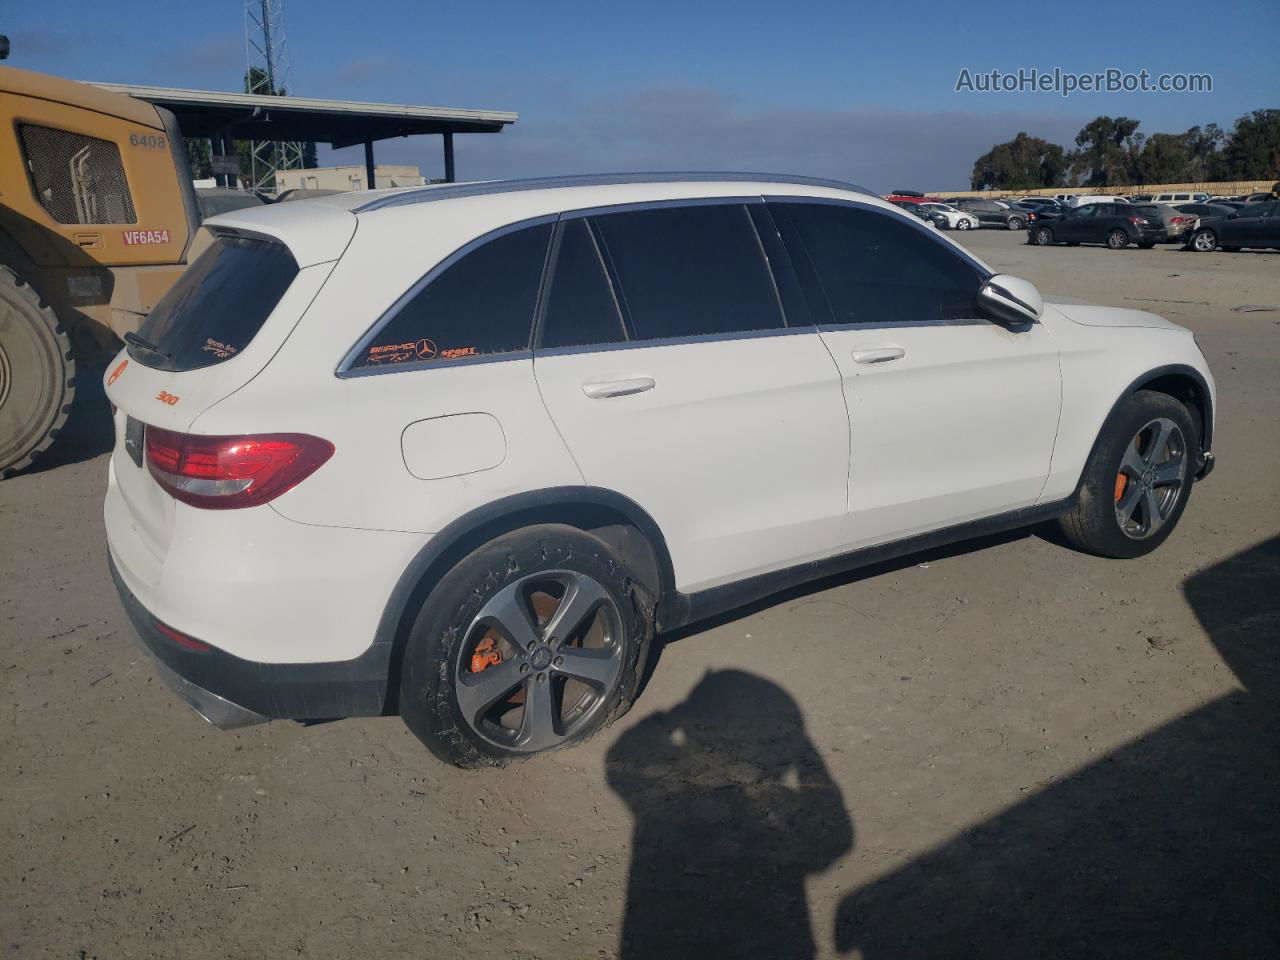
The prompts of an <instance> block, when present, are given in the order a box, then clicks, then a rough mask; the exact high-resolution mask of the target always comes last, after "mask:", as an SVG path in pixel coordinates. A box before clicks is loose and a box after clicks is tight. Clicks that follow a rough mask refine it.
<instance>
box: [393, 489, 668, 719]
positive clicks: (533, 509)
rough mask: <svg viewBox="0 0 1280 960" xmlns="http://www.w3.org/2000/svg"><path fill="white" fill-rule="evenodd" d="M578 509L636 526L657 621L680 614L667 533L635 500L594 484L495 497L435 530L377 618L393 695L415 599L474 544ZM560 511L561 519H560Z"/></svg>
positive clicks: (564, 517) (422, 597)
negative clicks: (646, 554)
mask: <svg viewBox="0 0 1280 960" xmlns="http://www.w3.org/2000/svg"><path fill="white" fill-rule="evenodd" d="M575 510H579V511H581V510H598V511H605V512H607V513H610V514H616V515H618V516H621V517H623V518H625V520H626V521H627V522H628V523H629V524H630V525H631V526H633V527H634V528H635V529H637V530H638V531H639V532H640V534H641V536H642V537H644V539H645V541H647V544H648V546H649V548H650V550H651V551H652V553H653V556H654V560H655V564H656V568H657V577H658V583H656V584H653V587H654V589H655V590H656V591H657V596H656V597H655V598H654V600H655V603H656V610H655V615H656V618H657V621H658V624H659V625H661V624H662V623H663V622H664V621H670V620H671V619H673V618H675V617H678V615H679V613H680V612H681V611H676V610H668V609H667V606H668V605H669V604H672V603H675V604H679V602H680V601H681V599H683V595H682V594H680V593H679V592H678V591H677V590H676V589H675V572H674V568H673V566H672V563H671V553H670V550H669V549H668V547H667V541H666V537H664V536H663V534H662V530H661V529H660V528H659V526H658V524H657V522H656V521H655V520H654V519H653V517H652V516H650V514H649V513H648V511H646V510H645V509H644V508H643V507H641V506H640V505H639V504H638V503H636V502H635V501H634V500H632V499H630V498H629V497H626V496H624V495H623V494H620V493H618V492H616V491H614V490H610V489H607V488H604V487H592V486H564V487H546V488H543V489H541V490H530V491H526V492H524V493H517V494H513V495H511V496H508V497H503V498H501V499H499V500H494V501H492V502H490V503H486V504H484V505H482V506H480V507H477V508H475V509H474V510H471V511H469V512H467V513H465V514H463V515H462V516H460V517H458V518H457V519H456V520H453V521H452V522H450V523H449V524H448V525H447V526H445V527H444V528H443V529H441V530H440V531H439V532H438V533H436V534H434V535H433V536H432V537H431V539H430V540H429V541H427V543H426V544H425V545H424V546H423V547H422V548H421V549H420V550H419V551H418V552H417V554H415V556H414V557H413V559H412V560H410V561H409V563H408V564H407V565H406V567H405V568H404V570H403V571H402V572H401V574H400V577H399V579H398V580H397V581H396V584H395V586H394V587H393V588H392V590H391V593H390V595H389V597H388V599H387V602H386V605H385V606H384V607H383V611H382V616H381V617H380V618H379V621H378V626H377V632H376V633H375V636H374V643H375V644H376V643H390V644H392V645H393V646H392V650H393V653H392V665H391V670H392V676H391V677H390V678H389V680H390V681H391V682H389V684H388V695H389V698H390V699H391V700H392V701H394V698H395V696H396V694H397V681H398V678H397V676H396V675H397V674H398V672H399V661H400V654H401V652H402V651H403V648H404V643H405V641H406V640H407V637H408V632H409V629H410V628H411V627H412V617H413V616H414V615H415V601H418V602H420V601H422V600H425V599H426V597H427V596H428V595H429V594H430V592H431V590H432V589H433V588H434V586H435V584H436V583H437V582H439V580H440V578H441V577H442V576H443V575H444V574H445V572H446V571H448V570H449V569H450V568H451V567H452V566H453V564H455V563H456V562H457V561H458V560H460V559H462V557H463V556H465V555H466V554H467V553H470V552H471V551H472V550H474V549H476V547H478V546H480V545H482V544H483V543H487V542H488V541H490V540H492V539H494V538H495V537H499V536H502V535H503V534H505V533H509V532H511V531H513V530H518V529H520V528H521V527H524V526H532V525H535V524H539V523H556V522H561V523H565V522H570V521H569V519H568V517H569V515H570V514H571V513H572V512H573V511H575ZM557 515H559V516H560V519H559V520H557Z"/></svg>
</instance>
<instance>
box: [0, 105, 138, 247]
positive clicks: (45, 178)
mask: <svg viewBox="0 0 1280 960" xmlns="http://www.w3.org/2000/svg"><path fill="white" fill-rule="evenodd" d="M18 131H19V133H20V135H21V137H22V151H23V153H24V154H25V159H26V164H27V170H28V172H29V173H30V174H31V187H32V189H33V190H34V191H35V195H36V199H37V200H39V201H40V205H41V206H42V207H44V208H45V210H47V211H48V213H49V216H51V217H53V219H55V220H57V221H58V222H59V223H137V222H138V215H137V214H136V213H135V212H134V209H133V197H132V196H130V194H129V183H128V181H127V180H125V176H124V165H123V164H122V163H121V162H120V148H119V147H117V146H116V145H115V144H114V143H112V142H111V141H110V140H100V139H99V138H97V137H87V136H85V135H84V134H82V133H71V132H69V131H67V130H55V129H54V128H53V127H40V126H36V125H35V124H29V123H28V124H22V125H21V126H19V128H18Z"/></svg>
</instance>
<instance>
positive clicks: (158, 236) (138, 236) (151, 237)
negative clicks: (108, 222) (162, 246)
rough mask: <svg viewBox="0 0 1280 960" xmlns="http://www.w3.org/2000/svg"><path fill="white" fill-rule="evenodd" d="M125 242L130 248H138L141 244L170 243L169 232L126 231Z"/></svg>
mask: <svg viewBox="0 0 1280 960" xmlns="http://www.w3.org/2000/svg"><path fill="white" fill-rule="evenodd" d="M124 242H125V243H126V244H128V245H129V246H131V247H132V246H136V245H137V244H140V243H168V242H169V231H168V230H126V231H124Z"/></svg>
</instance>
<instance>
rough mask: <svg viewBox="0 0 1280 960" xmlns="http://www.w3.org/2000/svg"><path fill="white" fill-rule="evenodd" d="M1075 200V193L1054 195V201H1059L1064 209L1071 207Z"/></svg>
mask: <svg viewBox="0 0 1280 960" xmlns="http://www.w3.org/2000/svg"><path fill="white" fill-rule="evenodd" d="M1075 198H1076V195H1075V194H1074V193H1055V194H1054V195H1053V199H1055V200H1057V201H1058V203H1060V204H1062V205H1063V206H1064V207H1069V206H1071V201H1072V200H1074V199H1075Z"/></svg>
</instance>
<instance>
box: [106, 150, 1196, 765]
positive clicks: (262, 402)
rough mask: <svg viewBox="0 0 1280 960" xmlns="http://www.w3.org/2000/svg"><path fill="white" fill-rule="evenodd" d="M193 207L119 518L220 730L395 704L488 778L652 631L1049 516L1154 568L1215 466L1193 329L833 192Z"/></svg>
mask: <svg viewBox="0 0 1280 960" xmlns="http://www.w3.org/2000/svg"><path fill="white" fill-rule="evenodd" d="M764 197H768V200H767V201H766V200H764V199H763V198H764ZM207 229H208V235H207V237H206V239H208V240H209V244H208V246H207V249H206V251H205V252H204V253H203V254H202V255H201V256H200V258H199V259H198V260H197V261H196V262H195V263H194V264H193V265H192V266H191V267H190V269H188V270H187V272H186V273H185V274H184V275H183V277H182V279H180V280H179V281H178V283H177V285H176V286H175V287H174V288H173V289H172V290H171V291H170V293H169V294H168V295H167V296H166V297H165V298H164V299H163V300H162V301H161V302H160V304H159V305H158V306H157V307H156V308H155V309H154V310H153V311H152V312H151V313H150V315H149V316H148V317H147V319H146V321H145V323H144V324H143V326H142V328H141V330H140V332H139V334H137V335H136V336H134V337H131V339H130V340H129V342H128V343H127V344H126V347H125V350H123V351H122V352H121V353H120V354H119V355H118V357H117V358H116V360H115V361H114V363H113V364H112V366H111V367H110V368H109V369H110V370H111V372H110V374H108V376H107V378H106V392H107V396H108V398H109V400H110V401H111V403H112V404H113V410H114V423H115V428H116V441H115V446H114V449H113V452H112V454H111V458H110V461H109V466H108V470H107V476H106V495H105V501H104V511H103V512H104V520H105V528H106V539H107V545H108V563H109V566H110V570H111V573H112V576H113V578H114V580H115V584H116V587H117V590H118V592H119V595H120V598H121V601H122V603H123V605H124V608H125V610H126V612H127V614H128V616H129V618H130V619H131V620H132V622H133V623H134V625H135V627H136V629H137V631H138V634H139V637H140V639H141V641H142V643H143V644H144V646H145V647H146V648H147V650H148V651H149V653H150V655H151V656H152V657H153V658H154V659H155V661H156V664H157V669H158V671H159V672H160V674H161V676H162V677H163V678H164V680H165V682H166V683H167V684H169V685H170V686H171V687H172V688H173V689H174V690H175V691H176V692H177V693H178V695H179V696H181V697H182V698H183V699H185V700H186V701H187V702H188V703H190V704H191V705H192V706H194V707H195V708H196V709H197V710H199V711H201V712H203V713H204V714H205V716H206V717H207V718H208V719H210V720H211V721H213V722H214V723H215V724H217V725H219V726H223V727H234V726H244V725H246V724H251V723H260V722H263V721H265V720H267V719H271V718H302V719H322V718H327V719H332V718H336V717H342V716H377V715H381V714H383V713H385V712H388V711H391V710H395V711H398V712H399V713H400V714H401V716H402V717H403V718H404V720H405V723H406V724H407V725H408V727H409V729H410V730H411V731H412V732H413V733H414V734H415V735H416V736H417V737H419V738H420V739H421V740H422V742H423V743H424V744H425V745H426V746H427V747H428V748H429V749H430V750H431V751H432V752H434V753H435V754H436V755H437V756H438V757H441V758H443V759H446V760H448V761H451V762H453V763H455V764H458V765H460V766H468V767H492V766H494V765H498V764H501V763H503V762H506V761H510V760H516V759H519V758H521V757H527V756H530V755H532V754H537V753H542V752H545V751H548V750H552V749H555V748H557V747H563V746H568V745H570V744H573V743H576V742H579V741H582V740H584V739H585V738H587V737H590V736H591V735H592V734H593V733H596V732H597V731H599V730H600V729H602V728H603V727H605V726H607V725H608V724H609V723H610V722H612V721H613V720H614V719H616V718H617V717H620V716H621V715H622V714H624V713H625V712H626V711H627V709H628V708H629V707H630V706H631V704H632V702H633V701H634V699H635V698H636V696H637V695H638V693H639V690H640V688H641V680H642V678H643V674H644V670H645V665H646V663H648V662H649V660H648V650H649V646H650V644H651V642H653V638H654V637H655V636H656V635H657V634H658V633H661V632H666V631H670V630H674V629H678V628H679V627H681V626H683V625H685V624H689V623H692V622H695V621H699V620H705V619H706V618H708V617H713V616H716V615H718V614H721V613H724V612H725V611H728V610H730V609H734V608H737V607H740V606H742V605H744V604H746V603H750V602H753V601H756V600H759V599H762V598H764V597H767V596H770V595H772V594H776V593H777V592H779V591H780V590H784V589H787V588H790V587H793V586H796V585H797V584H800V583H804V582H807V581H811V580H814V579H816V578H818V577H822V576H827V575H831V574H833V573H837V572H840V571H844V570H848V569H851V568H853V567H857V566H865V565H866V564H868V563H872V562H876V561H883V560H885V559H890V558H896V557H900V556H903V555H904V554H906V553H907V552H909V551H911V550H913V549H920V548H923V547H930V548H936V547H938V546H940V545H942V544H945V543H949V542H953V541H956V540H959V539H962V538H966V537H973V536H977V535H980V534H989V533H994V532H999V531H1003V530H1008V529H1013V528H1016V527H1022V526H1026V525H1029V524H1033V523H1041V522H1045V521H1048V520H1053V519H1057V520H1059V522H1060V525H1061V532H1062V535H1063V536H1064V537H1065V538H1066V539H1067V540H1068V542H1070V543H1072V544H1074V545H1076V546H1077V547H1078V548H1080V549H1082V550H1085V551H1088V552H1091V553H1094V554H1097V555H1100V556H1105V557H1112V558H1130V557H1138V556H1142V555H1144V554H1148V553H1150V552H1151V551H1153V550H1155V549H1156V548H1158V547H1159V546H1160V544H1161V543H1163V542H1164V541H1165V540H1166V539H1167V538H1168V537H1169V535H1170V534H1171V533H1172V532H1173V531H1174V529H1175V527H1176V526H1177V524H1178V522H1179V519H1180V517H1181V516H1182V514H1183V511H1184V509H1185V508H1186V506H1187V504H1188V502H1189V498H1190V496H1191V493H1192V488H1193V483H1194V481H1195V480H1196V479H1198V478H1200V477H1202V476H1204V475H1206V474H1207V473H1208V472H1209V470H1210V469H1211V468H1212V466H1213V455H1212V453H1211V450H1212V442H1213V435H1214V422H1215V421H1214V407H1215V399H1216V394H1215V388H1214V383H1213V376H1212V374H1211V373H1210V371H1209V367H1208V365H1207V364H1206V362H1205V359H1204V356H1203V354H1202V353H1201V352H1200V350H1199V348H1198V347H1197V346H1196V343H1195V340H1194V338H1193V337H1192V335H1191V332H1190V331H1188V330H1185V329H1183V328H1181V327H1179V326H1177V325H1175V324H1173V323H1170V322H1169V321H1167V320H1165V319H1163V318H1161V317H1158V316H1154V315H1152V314H1150V313H1144V312H1142V311H1138V310H1128V309H1117V308H1111V307H1101V306H1087V305H1078V304H1069V305H1068V304H1054V303H1051V302H1049V303H1046V302H1045V301H1044V300H1043V298H1042V297H1041V295H1040V293H1039V292H1038V291H1037V290H1036V288H1035V287H1034V286H1033V285H1032V284H1030V283H1028V282H1027V281H1025V280H1021V279H1019V278H1017V277H1012V276H1005V275H997V274H995V272H994V271H993V270H991V269H990V268H989V267H988V266H986V265H985V264H983V263H982V262H981V261H979V260H977V259H975V258H974V257H973V256H972V255H970V254H969V253H968V252H967V251H966V250H964V249H963V248H961V247H960V246H959V245H958V244H955V243H953V242H951V241H950V240H948V239H947V238H945V237H942V236H940V235H938V234H935V233H932V232H930V231H926V230H922V229H920V228H919V225H918V224H917V223H916V222H914V221H912V220H911V219H910V218H908V217H906V216H904V215H903V214H902V212H901V211H900V210H898V209H896V208H895V207H894V206H893V205H891V204H887V203H884V202H883V201H882V200H880V199H879V198H878V197H875V196H874V195H872V194H870V193H868V192H866V191H863V190H861V189H859V188H857V187H853V186H849V185H845V184H837V183H833V182H831V181H814V180H806V179H803V178H791V179H788V178H763V177H758V176H751V175H739V174H722V175H708V174H698V175H684V176H682V175H679V174H665V175H662V176H661V177H660V178H654V177H647V178H638V177H636V176H626V175H622V176H617V177H612V178H611V177H608V176H597V177H580V178H572V177H564V178H552V179H548V180H542V181H523V182H520V181H517V182H509V183H502V182H488V183H471V184H457V185H446V186H432V187H426V188H408V189H405V190H399V191H377V192H367V193H345V194H343V195H341V196H335V197H320V198H317V199H315V200H311V201H308V202H305V203H284V204H272V205H270V206H267V207H261V208H258V209H253V210H241V211H236V212H234V213H229V214H225V215H223V216H222V217H221V218H220V219H217V220H215V221H213V222H210V223H209V224H208V225H207ZM406 237H413V238H414V242H413V243H406V242H405V238H406ZM833 360H834V362H833ZM851 417H852V419H851ZM851 430H852V434H851V432H850V431H851ZM851 436H852V438H853V440H852V443H853V447H852V450H853V457H854V462H855V463H856V464H857V466H858V468H857V469H856V470H853V471H852V472H851V471H850V449H851V448H850V442H851V441H850V438H851ZM1001 586H1002V587H1005V588H1007V587H1008V586H1009V585H1008V584H1007V583H1006V584H1002V585H1001ZM779 609H781V608H779ZM779 615H780V616H781V615H782V614H781V613H780V614H779Z"/></svg>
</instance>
